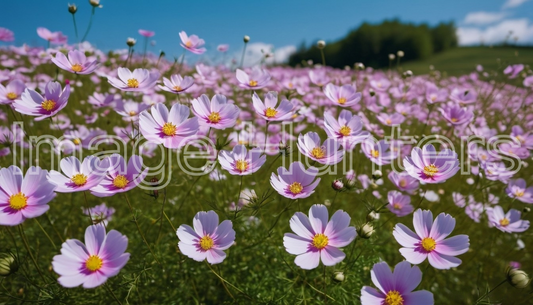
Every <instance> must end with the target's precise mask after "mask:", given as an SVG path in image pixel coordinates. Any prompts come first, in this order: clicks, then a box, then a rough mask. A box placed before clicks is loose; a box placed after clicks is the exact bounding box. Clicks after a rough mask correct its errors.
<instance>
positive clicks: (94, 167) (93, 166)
mask: <svg viewBox="0 0 533 305" xmlns="http://www.w3.org/2000/svg"><path fill="white" fill-rule="evenodd" d="M59 165H60V167H61V170H62V171H63V174H61V173H60V172H58V171H55V170H51V171H50V173H49V174H48V177H49V178H50V181H51V182H52V183H54V184H56V185H57V187H56V190H55V191H56V192H59V193H71V192H80V191H86V190H89V189H91V188H93V187H95V186H97V185H98V184H99V183H100V181H102V179H104V177H105V176H106V173H107V169H108V168H109V161H108V160H107V159H104V160H103V161H102V162H100V159H98V158H97V157H95V156H87V157H86V158H85V159H83V163H82V162H80V160H78V158H76V157H74V156H70V157H66V158H63V159H61V162H60V163H59Z"/></svg>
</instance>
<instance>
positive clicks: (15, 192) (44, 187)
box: [0, 165, 56, 226]
mask: <svg viewBox="0 0 533 305" xmlns="http://www.w3.org/2000/svg"><path fill="white" fill-rule="evenodd" d="M47 173H48V172H47V171H46V170H43V169H41V168H40V167H35V166H32V167H30V168H29V169H28V171H26V175H25V176H24V177H23V176H22V171H21V170H20V168H18V167H17V166H15V165H11V166H10V167H7V168H2V169H0V225H3V226H16V225H18V224H21V223H22V222H23V221H24V220H25V219H27V218H35V217H39V216H41V215H43V214H44V213H45V212H46V211H48V209H49V208H50V206H48V202H50V201H51V200H52V199H53V198H54V197H55V196H56V194H55V193H54V189H55V188H56V186H55V184H53V183H51V182H50V181H48V178H47V176H46V175H47Z"/></svg>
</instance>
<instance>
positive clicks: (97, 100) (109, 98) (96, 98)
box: [87, 92, 120, 108]
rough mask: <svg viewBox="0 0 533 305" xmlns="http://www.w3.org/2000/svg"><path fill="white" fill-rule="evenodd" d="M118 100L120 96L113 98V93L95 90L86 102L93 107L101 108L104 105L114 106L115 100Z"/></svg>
mask: <svg viewBox="0 0 533 305" xmlns="http://www.w3.org/2000/svg"><path fill="white" fill-rule="evenodd" d="M119 100H120V98H115V96H114V95H113V94H102V93H98V92H95V93H93V95H91V96H89V99H88V100H87V102H88V103H89V104H91V105H93V106H94V107H95V108H101V107H106V106H109V107H114V106H116V102H117V101H119Z"/></svg>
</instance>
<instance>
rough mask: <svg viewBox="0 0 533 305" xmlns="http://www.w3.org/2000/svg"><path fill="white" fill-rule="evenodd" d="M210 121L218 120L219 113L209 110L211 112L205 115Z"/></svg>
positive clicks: (215, 121) (216, 121)
mask: <svg viewBox="0 0 533 305" xmlns="http://www.w3.org/2000/svg"><path fill="white" fill-rule="evenodd" d="M207 118H208V119H209V121H210V122H211V123H218V122H220V113H218V112H211V114H210V115H209V116H208V117H207Z"/></svg>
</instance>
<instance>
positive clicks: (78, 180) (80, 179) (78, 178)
mask: <svg viewBox="0 0 533 305" xmlns="http://www.w3.org/2000/svg"><path fill="white" fill-rule="evenodd" d="M70 180H71V181H72V183H74V184H76V185H77V186H82V185H84V184H85V183H87V176H85V175H84V174H76V175H74V176H72V178H70Z"/></svg>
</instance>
